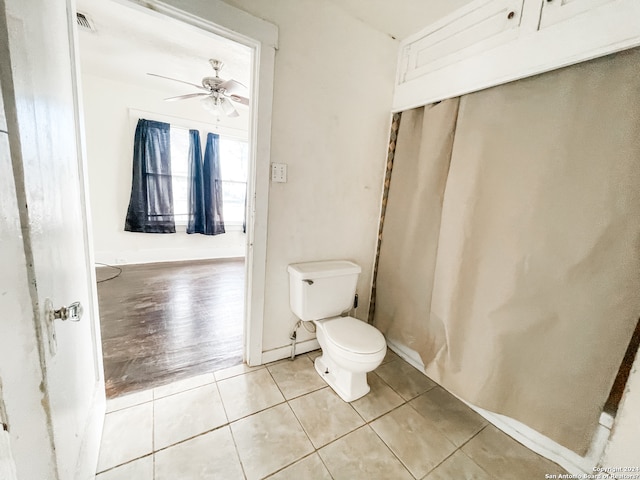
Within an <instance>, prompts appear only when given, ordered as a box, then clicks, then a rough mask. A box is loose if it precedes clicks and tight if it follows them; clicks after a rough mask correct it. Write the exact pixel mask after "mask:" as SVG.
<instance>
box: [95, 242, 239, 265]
mask: <svg viewBox="0 0 640 480" xmlns="http://www.w3.org/2000/svg"><path fill="white" fill-rule="evenodd" d="M244 256H245V247H244V245H242V246H238V247H218V248H208V249H204V248H200V249H199V248H171V249H147V250H137V251H133V250H132V251H116V252H113V251H111V252H107V251H101V252H98V251H96V252H95V259H96V260H95V261H96V263H104V264H107V265H138V264H144V263H163V262H179V261H187V260H210V259H215V258H237V257H244Z"/></svg>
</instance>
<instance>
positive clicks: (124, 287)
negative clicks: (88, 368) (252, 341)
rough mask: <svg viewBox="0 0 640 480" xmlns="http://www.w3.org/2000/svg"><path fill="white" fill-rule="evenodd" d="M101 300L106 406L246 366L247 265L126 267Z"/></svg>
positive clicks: (105, 271) (101, 288)
mask: <svg viewBox="0 0 640 480" xmlns="http://www.w3.org/2000/svg"><path fill="white" fill-rule="evenodd" d="M113 273H117V271H116V270H112V269H111V268H104V267H103V268H99V269H98V281H99V282H100V280H101V279H102V278H105V277H108V276H110V275H111V274H113ZM98 298H99V304H100V323H101V330H102V349H103V357H104V371H105V381H106V391H107V397H108V398H113V397H116V396H119V395H122V394H125V393H129V392H132V391H136V390H144V389H147V388H152V387H156V386H159V385H164V384H167V383H171V382H173V381H176V380H180V379H182V378H187V377H190V376H194V375H199V374H201V373H206V372H211V371H214V370H218V369H220V368H225V367H229V366H233V365H237V364H240V363H242V349H243V309H244V259H225V260H205V261H200V260H199V261H194V262H173V263H156V264H146V265H128V266H123V267H122V273H121V274H120V276H118V277H117V278H114V279H113V280H108V281H105V282H101V283H98Z"/></svg>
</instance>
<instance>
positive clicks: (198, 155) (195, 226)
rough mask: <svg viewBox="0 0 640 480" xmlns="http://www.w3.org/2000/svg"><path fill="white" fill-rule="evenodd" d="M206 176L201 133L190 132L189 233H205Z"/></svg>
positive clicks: (196, 131)
mask: <svg viewBox="0 0 640 480" xmlns="http://www.w3.org/2000/svg"><path fill="white" fill-rule="evenodd" d="M204 212H205V209H204V176H203V170H202V146H201V144H200V132H199V131H198V130H189V222H188V224H187V233H205V231H206V229H205V228H206V227H205V225H206V222H205V216H204Z"/></svg>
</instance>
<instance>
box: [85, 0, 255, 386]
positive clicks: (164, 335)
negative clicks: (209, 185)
mask: <svg viewBox="0 0 640 480" xmlns="http://www.w3.org/2000/svg"><path fill="white" fill-rule="evenodd" d="M77 11H78V12H80V13H81V14H82V18H79V19H78V20H79V28H78V42H77V45H78V47H79V59H80V61H79V69H78V70H79V71H80V73H81V80H82V86H83V88H82V96H83V104H84V129H85V134H86V150H87V168H86V172H87V176H88V185H89V193H90V195H89V197H90V199H91V202H90V203H91V215H90V216H91V219H92V222H91V224H92V225H93V240H94V241H93V250H94V257H95V263H96V265H97V266H99V268H98V269H97V270H98V271H97V277H98V282H99V285H98V294H99V300H100V311H101V327H102V344H103V355H104V356H103V360H104V371H105V383H106V390H107V396H109V397H113V396H117V395H121V394H124V393H128V392H130V391H134V390H140V389H147V388H151V387H154V386H158V385H160V384H164V383H168V382H171V381H175V380H178V379H181V378H185V377H187V376H192V375H197V374H199V373H204V372H206V371H213V370H215V369H219V368H222V367H224V366H230V365H231V364H238V363H241V362H242V361H243V359H248V354H247V353H246V352H245V346H246V344H247V342H246V340H247V339H248V338H246V337H248V335H247V336H245V335H243V332H244V331H245V330H247V332H249V331H250V325H247V328H245V325H246V318H245V315H244V311H245V304H246V300H250V298H249V297H248V296H247V297H245V292H249V291H250V290H251V289H250V284H249V281H250V275H245V272H246V270H247V268H246V267H245V262H244V258H245V257H246V253H247V251H248V250H249V249H248V241H247V238H249V235H247V234H245V233H244V232H243V228H242V223H243V220H244V219H236V218H234V219H232V220H233V221H231V222H228V225H227V229H226V230H227V231H226V233H225V234H222V235H216V236H213V237H212V236H204V235H187V234H186V232H185V226H186V225H185V224H186V220H185V219H182V220H183V221H182V222H181V221H180V220H181V219H179V218H178V216H176V233H175V234H171V235H164V234H160V235H158V234H144V233H131V232H124V231H123V225H124V215H125V214H126V209H127V202H128V199H129V194H130V190H131V157H132V151H133V132H134V129H135V124H136V123H137V121H138V119H139V118H145V119H149V120H155V121H160V122H166V123H169V124H170V125H171V128H172V131H173V130H176V131H178V130H182V131H184V132H186V131H188V129H197V130H199V131H200V132H201V134H202V135H203V136H205V138H206V135H207V133H209V132H211V133H215V134H218V135H219V136H220V138H221V139H229V141H230V142H236V143H238V142H240V143H241V142H245V143H248V142H249V139H250V125H251V111H250V109H249V108H242V107H243V106H238V107H236V108H237V110H238V113H239V115H237V116H234V117H226V115H220V114H219V115H217V116H212V115H211V114H210V113H209V112H207V111H206V110H205V109H203V108H202V104H201V103H200V102H199V101H198V99H190V98H189V99H185V100H181V101H177V102H164V101H163V98H167V97H174V96H178V95H184V94H191V93H192V91H193V90H194V89H195V88H196V87H197V86H198V84H199V83H200V79H201V78H202V77H204V76H211V77H213V76H214V75H215V73H214V72H213V70H212V69H211V66H210V64H209V62H208V60H219V61H222V62H224V63H225V65H224V69H223V70H221V71H220V76H221V77H223V78H233V79H234V80H237V81H238V82H240V83H243V84H245V85H251V82H252V78H251V76H252V73H253V65H252V63H253V61H254V56H253V52H252V49H251V48H250V47H247V46H245V45H241V44H239V43H236V42H233V41H231V40H229V39H227V38H224V37H221V36H218V35H215V34H213V33H211V32H208V31H204V30H202V29H200V28H197V27H194V26H192V25H187V24H186V23H184V22H181V21H179V20H176V19H175V18H172V17H170V16H167V15H163V14H159V13H157V12H155V11H151V10H148V9H146V8H143V7H138V6H135V5H132V4H129V5H125V4H123V3H120V2H114V1H111V0H102V1H99V2H96V1H91V2H89V1H83V0H79V1H78V2H77ZM147 73H154V74H156V75H160V77H153V76H149V75H147ZM163 77H164V78H163ZM171 78H174V79H178V80H181V81H182V82H186V83H182V82H180V81H178V82H176V81H172V80H170V79H171ZM196 91H198V90H196ZM221 113H222V112H221ZM172 137H173V135H172ZM173 143H174V142H172V158H173V160H172V175H173V174H174V170H175V165H177V164H178V163H179V162H178V161H177V157H178V156H176V155H175V152H173ZM251 147H253V146H251ZM244 150H245V154H246V153H247V152H248V151H249V150H250V148H245V149H244ZM185 157H186V152H185ZM244 160H245V161H246V165H247V170H248V171H246V172H245V173H246V176H245V178H244V182H245V183H244V189H245V192H246V194H247V198H248V200H249V202H250V198H249V197H250V196H249V192H250V186H249V181H250V179H251V178H252V177H253V170H252V168H250V165H251V162H249V161H248V159H246V158H245V159H244ZM177 170H178V171H179V170H180V169H179V168H178V169H177ZM183 170H184V171H185V173H186V168H185V169H183ZM178 175H179V173H178ZM224 180H225V179H224V178H223V181H224ZM229 180H230V182H231V183H235V184H234V185H233V186H234V187H236V190H237V187H238V185H237V184H238V183H239V182H240V181H239V180H238V179H237V178H233V179H229ZM173 183H174V195H173V197H174V200H176V199H177V195H178V193H177V192H180V188H176V186H175V185H176V182H175V181H174V182H173ZM223 183H224V182H223ZM182 190H183V191H182V193H183V194H184V193H185V192H186V189H182ZM231 190H233V189H231ZM236 193H237V192H236ZM232 194H233V192H232ZM183 196H186V195H183ZM236 196H237V195H236ZM185 200H186V199H185ZM236 207H237V206H236ZM241 207H242V206H241ZM241 209H242V210H244V208H241ZM175 210H176V213H178V211H179V210H180V208H179V207H178V206H177V205H176V207H175ZM235 210H238V208H235ZM244 211H246V210H244ZM244 211H243V212H242V213H244ZM226 213H227V212H225V215H226ZM251 226H252V225H251V222H250V221H249V222H247V230H250V228H251ZM245 278H246V281H245ZM220 285H224V286H225V288H226V289H227V291H226V294H225V295H222V296H220V295H217V293H216V292H215V291H212V290H215V288H217V287H220ZM230 286H232V287H230ZM212 302H213V303H212ZM198 307H203V308H198ZM230 312H232V313H230ZM216 318H217V319H225V320H227V321H226V322H225V321H222V324H225V326H222V327H221V325H220V323H221V322H219V321H218V322H216V321H214V320H215V319H216ZM230 318H233V319H234V321H235V322H236V324H235V325H234V328H229V325H228V324H229V323H230V322H229V321H228V320H229V319H230Z"/></svg>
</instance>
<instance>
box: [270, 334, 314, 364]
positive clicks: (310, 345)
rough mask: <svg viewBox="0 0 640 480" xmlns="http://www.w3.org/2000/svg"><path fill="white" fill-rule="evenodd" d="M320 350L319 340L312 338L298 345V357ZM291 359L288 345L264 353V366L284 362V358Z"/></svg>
mask: <svg viewBox="0 0 640 480" xmlns="http://www.w3.org/2000/svg"><path fill="white" fill-rule="evenodd" d="M319 348H320V344H319V343H318V340H317V339H315V338H312V339H311V340H305V341H304V342H299V343H296V355H300V354H301V353H307V352H312V351H314V350H317V349H319ZM290 357H291V345H287V346H286V347H278V348H274V349H273V350H267V351H266V352H262V364H265V363H271V362H275V361H277V360H282V359H283V358H290Z"/></svg>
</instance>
